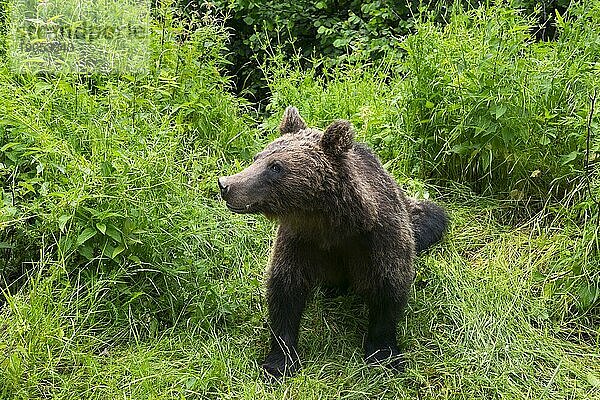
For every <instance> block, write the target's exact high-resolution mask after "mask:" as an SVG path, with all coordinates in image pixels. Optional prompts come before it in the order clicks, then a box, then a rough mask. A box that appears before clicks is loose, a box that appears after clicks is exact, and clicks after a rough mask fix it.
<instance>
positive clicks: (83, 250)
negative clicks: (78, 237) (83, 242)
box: [77, 246, 94, 260]
mask: <svg viewBox="0 0 600 400" xmlns="http://www.w3.org/2000/svg"><path fill="white" fill-rule="evenodd" d="M77 252H78V253H79V254H81V255H82V256H84V257H85V258H86V259H88V260H91V259H92V258H94V251H93V250H92V248H91V247H90V246H81V247H79V248H77Z"/></svg>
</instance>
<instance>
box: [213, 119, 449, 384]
mask: <svg viewBox="0 0 600 400" xmlns="http://www.w3.org/2000/svg"><path fill="white" fill-rule="evenodd" d="M280 132H281V137H279V138H278V139H276V140H274V141H273V142H272V143H271V144H269V145H268V146H267V147H266V148H265V149H264V150H263V151H262V152H260V153H259V154H257V156H256V158H255V161H254V163H253V164H252V165H251V166H249V167H248V168H246V169H245V170H243V171H241V172H240V173H238V174H236V175H232V176H228V177H223V178H220V179H219V186H220V188H221V193H222V196H223V198H224V199H225V200H226V201H227V206H228V207H229V208H230V209H231V210H232V211H234V212H239V213H263V214H265V215H268V216H271V217H274V218H277V219H278V220H279V223H280V225H279V229H278V232H277V238H276V241H275V245H274V248H273V254H272V257H271V263H270V268H269V273H268V283H267V300H268V305H269V319H270V326H271V329H272V333H273V335H272V346H271V352H270V353H269V355H268V356H267V359H266V360H265V364H264V367H265V369H266V371H267V372H268V373H269V374H271V375H274V376H281V375H283V374H286V373H291V372H293V371H294V370H296V369H297V367H298V356H297V353H296V345H297V339H298V328H299V323H300V317H301V314H302V311H303V309H304V306H305V303H306V300H307V298H308V296H309V294H310V293H311V291H312V289H313V288H314V287H315V286H316V285H319V284H325V285H329V286H332V285H333V286H342V287H350V288H352V289H353V290H354V291H355V292H356V293H358V294H359V295H361V296H362V298H363V299H364V300H365V302H366V303H367V305H368V307H369V328H368V333H367V338H366V341H365V352H366V357H367V360H368V361H370V362H375V363H379V362H384V361H385V362H386V363H387V364H388V365H390V366H392V367H394V368H396V369H400V368H401V361H400V357H399V350H398V347H397V344H396V325H397V321H398V318H399V315H400V311H401V310H402V308H403V307H404V305H405V303H406V300H407V297H408V293H409V290H410V285H411V282H412V280H413V277H414V270H413V259H414V257H415V253H416V252H417V251H422V250H424V249H425V248H427V247H429V246H430V245H431V244H433V243H435V242H436V241H438V240H439V239H440V238H441V235H442V232H443V230H444V229H445V228H446V225H447V216H446V214H445V213H444V212H443V210H442V209H441V208H439V207H438V206H436V205H434V204H433V203H430V202H422V201H417V200H414V199H408V198H407V197H406V196H405V195H404V193H403V191H402V190H401V189H400V187H399V186H398V185H397V183H396V182H395V181H394V179H393V178H392V177H391V176H390V175H389V174H388V173H387V172H386V171H385V170H384V168H383V167H382V165H381V163H380V162H379V160H378V159H377V157H376V156H375V155H374V154H373V153H372V152H371V151H370V150H369V149H368V148H367V147H366V146H364V145H362V144H359V143H356V142H354V130H353V129H352V126H351V125H350V123H349V122H348V121H336V122H334V123H332V124H331V125H330V126H329V127H328V128H327V129H326V130H325V132H321V131H319V130H316V129H310V128H308V127H307V126H306V124H305V122H304V120H303V119H302V118H301V117H300V115H299V113H298V110H297V109H295V108H293V107H289V108H288V109H286V111H285V113H284V117H283V120H282V122H281V125H280ZM413 214H414V219H415V220H414V221H413ZM415 221H416V222H417V223H418V224H419V226H418V227H417V228H415V229H413V228H414V227H413V224H414V223H415ZM415 240H416V242H415Z"/></svg>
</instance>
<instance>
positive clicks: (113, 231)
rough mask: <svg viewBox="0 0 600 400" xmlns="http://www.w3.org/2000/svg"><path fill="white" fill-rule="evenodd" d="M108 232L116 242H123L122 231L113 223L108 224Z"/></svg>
mask: <svg viewBox="0 0 600 400" xmlns="http://www.w3.org/2000/svg"><path fill="white" fill-rule="evenodd" d="M106 234H107V235H108V236H110V237H111V238H113V239H114V241H115V242H117V243H120V242H121V233H120V232H119V231H118V230H117V228H115V227H114V226H113V225H108V226H107V227H106Z"/></svg>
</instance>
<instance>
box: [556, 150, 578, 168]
mask: <svg viewBox="0 0 600 400" xmlns="http://www.w3.org/2000/svg"><path fill="white" fill-rule="evenodd" d="M578 155H579V152H578V151H572V152H570V153H569V154H565V155H563V156H561V157H560V161H561V165H567V164H571V163H572V162H573V161H575V159H576V158H577V156H578Z"/></svg>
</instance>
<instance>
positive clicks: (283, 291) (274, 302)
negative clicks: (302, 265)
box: [263, 264, 310, 378]
mask: <svg viewBox="0 0 600 400" xmlns="http://www.w3.org/2000/svg"><path fill="white" fill-rule="evenodd" d="M309 290H310V288H309V287H308V285H307V282H306V280H305V279H303V278H302V276H301V274H300V272H299V270H298V268H297V267H295V266H292V265H290V264H287V265H281V264H279V265H277V264H275V265H273V267H272V269H271V274H270V276H269V280H268V283H267V302H268V307H269V323H270V328H271V350H270V352H269V354H268V355H267V358H266V359H265V362H264V363H263V368H264V369H265V371H266V372H267V373H268V374H269V375H270V376H272V377H274V378H280V377H282V376H284V375H288V376H289V375H292V374H293V373H294V372H296V371H297V370H298V369H299V367H300V361H299V357H298V352H297V350H296V348H297V344H298V330H299V328H300V318H301V317H302V311H303V310H304V306H305V304H306V298H307V296H308V292H309Z"/></svg>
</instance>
